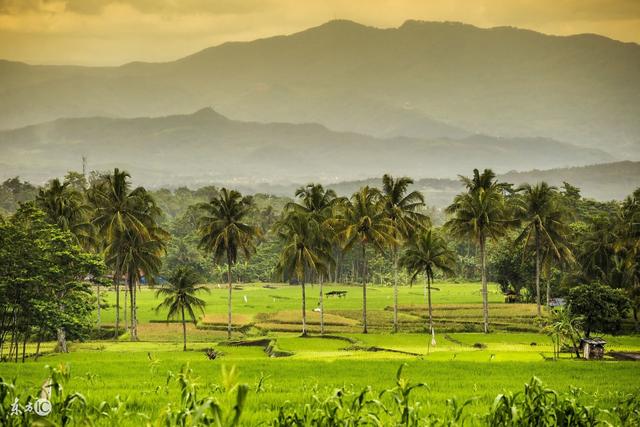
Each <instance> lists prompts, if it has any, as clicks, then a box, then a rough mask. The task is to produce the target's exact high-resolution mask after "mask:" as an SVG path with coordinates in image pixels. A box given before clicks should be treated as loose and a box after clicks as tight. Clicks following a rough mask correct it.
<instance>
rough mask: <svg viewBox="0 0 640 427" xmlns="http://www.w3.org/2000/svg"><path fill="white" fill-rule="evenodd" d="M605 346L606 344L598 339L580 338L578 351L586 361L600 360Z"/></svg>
mask: <svg viewBox="0 0 640 427" xmlns="http://www.w3.org/2000/svg"><path fill="white" fill-rule="evenodd" d="M605 344H607V342H606V341H605V340H603V339H602V338H600V337H593V338H581V339H580V351H582V355H583V357H584V358H585V359H586V360H590V359H596V360H597V359H602V358H603V357H604V346H605Z"/></svg>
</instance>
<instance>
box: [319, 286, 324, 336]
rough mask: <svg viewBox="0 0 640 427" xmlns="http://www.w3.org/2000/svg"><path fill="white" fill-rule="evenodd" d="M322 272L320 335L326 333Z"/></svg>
mask: <svg viewBox="0 0 640 427" xmlns="http://www.w3.org/2000/svg"><path fill="white" fill-rule="evenodd" d="M322 279H323V277H322V274H321V275H320V335H324V293H323V292H322V282H323V280H322Z"/></svg>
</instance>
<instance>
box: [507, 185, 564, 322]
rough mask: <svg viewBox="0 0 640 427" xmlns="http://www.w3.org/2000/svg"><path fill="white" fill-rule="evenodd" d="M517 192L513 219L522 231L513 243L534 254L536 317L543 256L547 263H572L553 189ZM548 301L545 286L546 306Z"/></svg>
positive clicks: (523, 188)
mask: <svg viewBox="0 0 640 427" xmlns="http://www.w3.org/2000/svg"><path fill="white" fill-rule="evenodd" d="M518 191H519V192H521V195H520V197H518V198H516V216H517V218H518V219H519V220H520V221H521V223H522V225H523V229H522V232H521V233H520V235H519V236H518V238H517V239H516V241H517V242H522V241H523V242H524V244H525V250H527V248H530V247H533V249H534V251H535V260H536V302H537V306H538V315H539V316H540V315H541V307H540V305H541V303H540V274H541V273H540V270H541V262H542V258H543V254H546V256H545V257H544V258H545V259H546V260H548V261H550V260H552V259H554V260H557V261H558V262H560V263H561V262H570V261H572V260H573V255H572V254H571V250H570V249H569V247H568V243H567V235H568V234H569V227H568V225H567V222H566V217H567V214H566V212H565V210H564V209H562V208H561V207H560V205H559V204H558V203H557V198H558V192H557V189H556V188H555V187H552V186H549V185H548V184H547V183H546V182H542V183H539V184H537V185H535V186H531V185H529V184H525V185H522V186H521V187H519V188H518ZM549 299H550V292H549V285H548V283H547V304H549Z"/></svg>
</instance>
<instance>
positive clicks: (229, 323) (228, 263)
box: [227, 254, 232, 339]
mask: <svg viewBox="0 0 640 427" xmlns="http://www.w3.org/2000/svg"><path fill="white" fill-rule="evenodd" d="M227 281H228V282H229V295H228V296H227V339H231V290H232V286H231V257H230V256H229V255H228V254H227Z"/></svg>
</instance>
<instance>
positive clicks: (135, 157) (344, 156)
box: [0, 108, 612, 186]
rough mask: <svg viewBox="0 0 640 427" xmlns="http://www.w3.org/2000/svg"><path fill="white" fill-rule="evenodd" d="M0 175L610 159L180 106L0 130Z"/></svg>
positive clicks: (435, 172)
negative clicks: (183, 110) (83, 165)
mask: <svg viewBox="0 0 640 427" xmlns="http://www.w3.org/2000/svg"><path fill="white" fill-rule="evenodd" d="M0 152H2V154H3V162H4V163H6V164H9V165H12V167H9V168H8V169H3V170H0V175H3V176H0V178H6V177H8V176H13V175H20V176H22V177H23V178H26V179H29V180H31V181H34V182H42V181H44V180H46V179H49V178H50V177H51V176H59V175H62V174H64V173H65V172H66V171H67V170H69V169H78V165H79V162H80V159H81V157H82V156H87V157H88V158H89V166H90V168H91V169H97V170H106V169H110V168H113V167H121V168H125V169H127V170H129V171H130V172H131V173H132V174H134V176H136V180H137V181H138V182H140V183H144V184H146V185H152V186H162V185H171V184H173V185H180V184H183V185H185V184H188V185H194V184H198V183H206V182H214V181H216V182H217V181H225V182H232V183H233V182H236V183H250V184H255V183H258V182H271V183H275V184H278V183H284V182H301V181H302V182H304V181H307V180H313V181H323V182H335V181H339V180H350V179H359V178H365V177H370V176H378V175H381V174H382V173H384V172H391V173H394V174H403V175H410V176H413V177H415V178H420V177H427V176H430V177H436V178H438V177H455V176H456V174H459V173H467V172H468V171H470V170H471V169H472V168H474V167H491V168H494V169H495V170H496V171H498V172H500V171H504V172H506V171H509V170H512V169H513V167H514V165H518V167H519V168H521V169H524V170H526V169H533V168H542V167H553V166H565V165H573V164H582V165H584V164H592V163H599V162H606V161H611V160H612V157H611V156H609V155H608V154H607V153H605V152H603V151H600V150H595V149H587V148H581V147H576V146H573V145H570V144H565V143H561V142H558V141H554V140H552V139H548V138H495V137H490V136H484V135H471V136H465V137H462V138H459V139H451V138H434V139H419V138H409V137H393V138H376V137H372V136H368V135H362V134H357V133H353V132H335V131H332V130H330V129H328V128H326V127H325V126H322V125H318V124H309V123H307V124H290V123H259V122H241V121H236V120H230V119H228V118H226V117H224V116H223V115H221V114H219V113H217V112H216V111H214V110H213V109H211V108H207V109H202V110H199V111H197V112H195V113H193V114H188V115H174V116H166V117H160V118H134V119H116V118H104V117H90V118H77V119H59V120H56V121H53V122H47V123H42V124H38V125H31V126H27V127H24V128H20V129H14V130H7V131H0Z"/></svg>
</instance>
